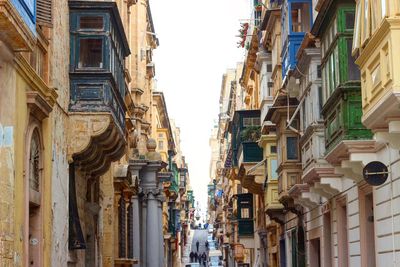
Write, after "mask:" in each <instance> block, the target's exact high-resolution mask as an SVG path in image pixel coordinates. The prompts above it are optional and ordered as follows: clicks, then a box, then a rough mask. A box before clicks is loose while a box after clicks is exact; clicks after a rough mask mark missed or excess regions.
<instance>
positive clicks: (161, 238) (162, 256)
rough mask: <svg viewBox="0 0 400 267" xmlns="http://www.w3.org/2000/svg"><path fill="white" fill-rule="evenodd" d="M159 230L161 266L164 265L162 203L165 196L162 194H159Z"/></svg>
mask: <svg viewBox="0 0 400 267" xmlns="http://www.w3.org/2000/svg"><path fill="white" fill-rule="evenodd" d="M157 199H158V221H157V223H158V232H159V233H160V236H159V241H158V245H159V251H160V258H159V260H160V262H159V266H164V232H163V210H162V205H163V199H164V197H163V196H162V195H160V196H158V198H157Z"/></svg>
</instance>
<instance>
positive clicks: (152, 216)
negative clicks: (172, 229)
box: [146, 192, 162, 267]
mask: <svg viewBox="0 0 400 267" xmlns="http://www.w3.org/2000/svg"><path fill="white" fill-rule="evenodd" d="M146 229H147V231H146V232H147V235H146V250H147V252H146V259H147V260H146V263H147V267H152V266H154V267H156V266H160V260H159V258H160V256H161V254H162V253H161V251H159V250H160V246H159V244H158V243H159V241H160V237H159V236H160V233H159V226H158V200H157V198H156V194H154V193H153V192H150V193H148V195H147V227H146Z"/></svg>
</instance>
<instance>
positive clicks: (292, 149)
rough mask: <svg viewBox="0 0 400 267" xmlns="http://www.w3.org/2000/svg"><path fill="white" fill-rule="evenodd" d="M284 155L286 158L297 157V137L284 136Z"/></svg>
mask: <svg viewBox="0 0 400 267" xmlns="http://www.w3.org/2000/svg"><path fill="white" fill-rule="evenodd" d="M286 155H287V159H288V160H296V159H297V158H298V147H297V137H287V138H286Z"/></svg>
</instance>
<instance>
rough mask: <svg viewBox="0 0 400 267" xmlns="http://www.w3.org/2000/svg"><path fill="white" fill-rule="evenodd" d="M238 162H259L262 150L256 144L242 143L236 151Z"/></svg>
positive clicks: (261, 157)
mask: <svg viewBox="0 0 400 267" xmlns="http://www.w3.org/2000/svg"><path fill="white" fill-rule="evenodd" d="M237 155H238V157H239V158H238V162H239V163H246V162H260V161H262V160H263V149H262V148H261V147H259V146H258V144H257V143H256V142H248V141H247V142H242V143H241V145H240V147H239V150H238V154H237Z"/></svg>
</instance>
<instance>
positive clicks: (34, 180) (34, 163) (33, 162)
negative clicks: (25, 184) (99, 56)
mask: <svg viewBox="0 0 400 267" xmlns="http://www.w3.org/2000/svg"><path fill="white" fill-rule="evenodd" d="M39 180H40V142H39V135H38V133H37V132H36V131H35V132H34V133H33V135H32V140H31V148H30V155H29V188H30V189H33V190H35V191H37V192H39Z"/></svg>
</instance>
